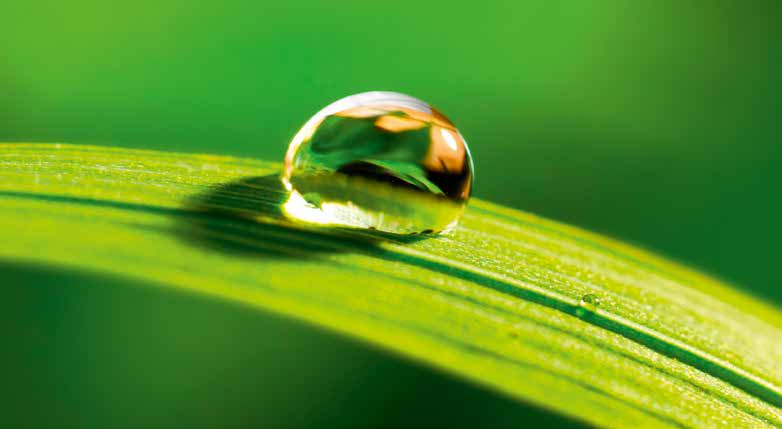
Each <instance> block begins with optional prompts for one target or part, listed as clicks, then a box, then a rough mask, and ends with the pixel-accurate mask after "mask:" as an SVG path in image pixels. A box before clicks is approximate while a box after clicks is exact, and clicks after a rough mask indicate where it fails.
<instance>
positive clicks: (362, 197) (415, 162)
mask: <svg viewBox="0 0 782 429" xmlns="http://www.w3.org/2000/svg"><path fill="white" fill-rule="evenodd" d="M472 174H473V166H472V158H471V157H470V151H469V149H468V148H467V144H466V142H465V140H464V138H463V137H462V135H461V134H460V133H459V131H458V130H457V129H456V127H455V126H454V125H453V124H452V123H451V122H450V121H449V120H448V119H447V118H446V117H445V116H443V115H442V114H441V113H440V112H438V111H437V110H436V109H434V108H432V107H431V106H429V105H428V104H426V103H425V102H423V101H421V100H419V99H416V98H413V97H410V96H408V95H404V94H399V93H395V92H365V93H361V94H355V95H351V96H349V97H345V98H343V99H341V100H338V101H336V102H334V103H332V104H330V105H328V106H326V107H325V108H324V109H322V110H321V111H320V112H318V113H316V114H315V116H313V117H312V118H310V120H309V121H307V123H306V124H304V126H303V127H302V128H301V130H299V132H298V133H297V134H296V136H295V137H294V138H293V140H292V141H291V144H290V147H289V148H288V152H287V154H286V155H285V171H284V172H283V176H282V181H283V184H284V185H285V187H286V188H287V190H288V191H289V192H290V195H289V198H288V200H287V202H286V203H285V204H284V206H283V210H284V212H285V213H286V215H287V216H288V217H290V218H293V219H295V220H299V221H303V222H307V223H314V224H321V225H332V226H343V227H352V228H361V229H376V230H379V231H383V232H388V233H393V234H415V233H431V232H441V231H448V230H449V229H451V228H453V227H454V226H455V225H456V222H457V221H458V219H459V217H460V216H461V214H462V213H463V212H464V207H465V205H466V203H467V199H468V198H469V196H470V193H471V188H472Z"/></svg>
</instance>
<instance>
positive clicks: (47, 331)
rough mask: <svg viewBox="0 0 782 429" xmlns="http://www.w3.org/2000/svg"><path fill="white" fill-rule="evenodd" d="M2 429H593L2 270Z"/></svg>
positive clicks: (268, 328)
mask: <svg viewBox="0 0 782 429" xmlns="http://www.w3.org/2000/svg"><path fill="white" fill-rule="evenodd" d="M0 276H1V277H0V278H2V286H3V288H4V291H5V295H4V296H5V298H4V299H3V300H0V318H2V321H1V322H0V329H2V332H3V335H2V336H0V350H3V352H2V353H0V379H2V380H3V382H2V383H0V415H1V416H2V417H0V426H4V427H150V426H153V427H193V426H199V427H389V428H398V427H585V426H584V425H583V424H582V423H580V422H576V421H573V420H569V419H566V418H563V417H560V416H557V415H555V414H552V413H549V412H547V411H545V410H541V409H539V408H536V407H533V406H529V405H526V404H520V403H517V402H514V401H512V400H510V399H508V398H506V397H504V396H501V395H498V394H496V393H493V392H491V391H488V390H485V389H482V388H479V387H476V386H473V385H471V384H469V383H466V382H463V381H460V380H458V379H454V378H453V377H450V376H447V375H445V374H442V373H440V372H438V371H435V370H432V369H430V368H428V367H424V366H421V365H418V364H416V363H412V362H409V361H407V360H405V359H402V358H399V357H396V356H393V355H389V354H387V353H384V352H381V351H379V350H377V349H375V348H372V347H369V346H366V345H364V344H361V343H359V342H356V341H352V340H349V339H345V338H343V337H341V336H338V335H335V334H332V333H329V332H326V331H323V330H320V329H318V328H315V327H312V326H309V325H306V324H303V323H299V322H296V321H292V320H288V319H284V318H280V317H277V316H274V315H271V314H268V313H264V312H259V311H257V310H253V309H250V308H247V307H241V306H237V305H233V304H230V303H226V302H222V301H217V300H212V299H208V298H205V297H200V296H195V295H192V294H188V293H179V292H175V291H172V290H167V289H165V288H159V287H149V285H144V284H141V285H140V284H139V283H136V282H131V281H129V280H126V279H118V278H115V277H109V276H104V275H98V274H85V273H81V272H76V271H68V270H61V269H55V268H52V267H43V266H35V265H23V264H13V263H9V262H2V263H0Z"/></svg>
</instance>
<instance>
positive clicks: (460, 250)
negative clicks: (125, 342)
mask: <svg viewBox="0 0 782 429" xmlns="http://www.w3.org/2000/svg"><path fill="white" fill-rule="evenodd" d="M0 167H1V169H0V171H1V173H0V202H2V204H0V225H2V230H3V231H6V233H5V234H6V237H5V239H4V240H3V241H4V242H8V243H11V244H10V245H8V246H4V247H3V248H2V249H0V256H2V257H4V258H10V259H18V260H32V261H36V262H47V263H57V264H63V265H68V266H76V267H80V268H84V269H91V270H99V271H108V272H112V273H116V274H121V275H126V276H131V277H134V276H135V277H138V278H141V279H143V280H153V281H156V282H162V283H166V284H169V285H172V286H175V287H180V288H184V289H188V290H191V291H196V292H200V293H207V294H210V295H213V296H218V297H220V298H222V299H230V300H233V301H236V302H242V303H244V304H247V305H253V306H258V307H262V308H265V309H267V310H271V311H275V312H280V313H284V314H286V315H289V316H292V317H297V318H300V319H304V320H307V321H309V322H311V323H316V324H319V325H321V326H326V327H328V328H331V329H334V330H336V331H339V332H341V333H343V334H347V335H351V336H355V337H359V338H362V339H364V340H367V341H370V342H373V343H375V344H378V345H381V346H383V347H386V348H389V349H391V350H394V351H396V352H398V353H402V354H404V355H406V356H411V357H414V358H416V359H420V360H422V361H424V362H427V363H429V364H432V365H435V366H438V367H441V368H445V369H447V370H449V371H451V372H454V373H456V374H460V375H462V376H466V377H469V378H471V379H473V380H475V381H478V382H480V383H484V384H487V385H490V386H492V387H494V388H497V389H499V390H501V391H503V392H505V393H507V394H510V395H512V396H514V397H517V398H520V399H526V400H532V401H535V402H537V403H539V404H542V405H544V406H547V407H549V408H553V409H556V410H558V411H561V412H563V413H566V414H569V415H572V416H576V417H579V418H582V419H585V420H588V421H591V422H594V423H598V424H602V425H607V426H627V425H631V424H633V425H640V426H672V427H673V426H682V425H683V426H701V425H719V424H722V423H721V422H723V421H725V422H726V424H730V425H738V426H754V425H768V426H774V425H780V424H782V423H781V422H782V412H780V409H779V402H778V398H779V387H778V386H779V385H780V379H782V376H781V375H780V368H778V365H777V364H776V363H777V362H779V361H780V359H782V358H780V357H781V356H782V350H780V344H782V341H780V338H781V336H780V332H779V329H778V326H780V323H779V321H780V316H779V312H778V311H777V310H775V309H773V308H770V307H768V306H766V305H764V304H762V303H760V302H757V301H755V300H754V299H752V298H750V297H747V296H746V295H744V294H741V293H739V292H737V291H735V290H733V289H731V288H729V287H727V286H725V285H722V284H720V283H719V282H716V281H714V280H712V279H709V278H708V277H706V276H703V275H701V274H698V273H695V272H692V271H690V270H688V269H686V268H682V267H680V266H678V265H676V264H673V263H670V262H668V261H665V260H663V259H660V258H657V257H655V256H653V255H650V254H648V253H647V252H644V251H640V250H637V249H633V248H630V247H628V246H625V245H622V244H620V243H616V242H614V241H612V240H608V239H605V238H602V237H599V236H596V235H593V234H590V233H586V232H583V231H580V230H577V229H575V228H572V227H567V226H564V225H560V224H557V223H554V222H551V221H546V220H543V219H540V218H537V217H534V216H531V215H526V214H523V213H520V212H516V211H513V210H510V209H506V208H502V207H499V206H496V205H493V204H490V203H485V202H481V201H476V202H475V203H473V204H472V205H471V207H470V209H469V210H468V212H467V213H466V215H465V218H464V221H463V222H462V225H461V226H460V227H459V228H458V229H457V230H456V231H455V232H454V234H453V235H451V236H448V237H439V238H437V239H431V240H423V241H418V242H415V243H399V242H394V241H392V240H384V241H380V242H371V241H368V239H367V238H366V237H364V236H362V235H361V234H348V235H347V236H345V235H344V234H336V235H335V234H332V233H320V232H311V231H302V230H297V229H292V228H288V227H285V226H280V225H279V224H275V222H277V223H279V222H282V223H284V221H280V220H279V219H276V218H274V216H273V209H274V205H275V204H277V203H278V198H279V190H275V189H274V188H273V186H272V185H270V184H269V183H268V182H257V181H256V182H249V183H248V182H240V183H239V184H238V185H235V186H233V187H228V188H226V187H225V186H223V185H224V184H225V183H230V182H236V181H241V180H242V178H246V177H264V176H270V175H273V174H275V173H276V172H277V171H278V168H279V166H278V165H276V164H273V163H264V162H260V161H253V160H244V159H237V158H230V157H215V156H209V155H185V154H167V153H160V152H152V151H135V150H123V149H108V148H97V147H85V146H71V145H35V144H7V145H0ZM204 193H207V194H209V195H210V197H209V198H206V199H204V198H203V197H202V195H203V194H204ZM194 201H195V202H197V203H198V204H199V205H196V206H194V205H193V202H194ZM263 207H265V208H267V209H269V210H265V209H261V208H263ZM259 216H260V217H264V216H265V217H266V218H265V219H266V221H267V222H272V223H271V224H270V223H258V222H256V221H254V220H253V219H252V218H257V217H259ZM63 231H66V232H67V233H65V234H64V233H63ZM84 234H92V235H91V236H90V239H89V240H84V239H80V238H81V237H82V236H83V235H84ZM52 237H63V238H64V239H62V240H57V241H56V243H53V240H52ZM215 246H217V247H220V246H223V248H219V249H216V248H215ZM283 255H285V256H283ZM183 260H184V262H183ZM304 268H306V269H308V270H312V272H313V273H314V274H308V273H303V271H304ZM212 271H216V273H215V272H212ZM315 279H317V280H319V281H320V282H321V283H322V284H323V285H325V287H314V280H315ZM587 293H593V294H598V295H599V296H600V297H601V300H602V301H603V303H602V304H601V306H600V309H599V310H598V311H597V312H595V313H594V314H590V315H589V317H578V311H579V307H578V301H579V299H580V297H581V296H583V295H585V294H587ZM693 302H697V303H699V306H698V307H697V308H689V307H690V306H691V304H692V303H693ZM731 303H733V305H731ZM624 329H629V330H628V331H627V332H625V331H623V330H624ZM748 330H749V331H751V332H753V334H754V335H753V336H751V337H747V335H745V333H746V332H747V331H748ZM660 339H662V340H661V341H662V342H661V343H656V342H655V341H658V340H660ZM671 345H673V350H666V347H669V346H671ZM685 352H686V353H685ZM693 358H697V359H693ZM698 359H700V360H705V363H704V362H701V361H699V360H698ZM530 381H534V382H530ZM563 398H565V399H566V402H567V403H565V404H563V403H561V400H562V399H563ZM715 410H717V411H715Z"/></svg>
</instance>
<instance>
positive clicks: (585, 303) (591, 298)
mask: <svg viewBox="0 0 782 429" xmlns="http://www.w3.org/2000/svg"><path fill="white" fill-rule="evenodd" d="M599 306H600V297H599V296H597V295H595V294H593V293H588V294H586V295H584V296H582V297H581V300H580V301H579V303H578V307H579V308H578V310H576V313H577V314H578V316H579V317H583V316H584V315H586V314H588V313H594V312H595V310H597V307H599Z"/></svg>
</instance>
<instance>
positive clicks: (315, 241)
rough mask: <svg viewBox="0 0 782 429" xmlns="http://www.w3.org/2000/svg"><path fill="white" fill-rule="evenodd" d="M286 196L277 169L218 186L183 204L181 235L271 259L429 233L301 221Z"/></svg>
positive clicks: (370, 247)
mask: <svg viewBox="0 0 782 429" xmlns="http://www.w3.org/2000/svg"><path fill="white" fill-rule="evenodd" d="M287 198H288V192H287V190H286V189H285V187H284V186H283V185H282V182H281V181H280V179H279V175H278V174H270V175H266V176H256V177H247V178H242V179H239V180H235V181H232V182H228V183H224V184H219V185H215V186H213V187H211V188H210V189H208V190H206V191H204V192H201V193H199V194H196V195H193V196H191V197H190V198H188V199H187V200H186V201H185V202H184V204H183V205H184V208H185V209H186V210H187V211H188V212H189V213H192V216H186V217H177V219H176V222H177V223H176V227H175V230H176V234H177V235H178V236H179V237H180V238H182V239H183V240H184V241H186V242H188V243H191V244H193V245H196V246H199V247H202V248H206V249H209V250H213V251H219V252H224V253H230V254H233V255H237V256H248V257H253V256H256V257H267V258H268V257H277V258H307V257H313V256H316V255H319V254H324V253H348V252H356V251H377V245H378V243H380V242H382V241H394V242H397V243H399V242H401V243H411V242H415V241H419V240H424V239H427V238H428V237H427V236H426V235H416V236H394V235H391V234H386V233H382V232H379V231H370V230H352V229H346V228H330V227H313V226H307V225H302V224H300V223H296V222H293V221H291V220H289V219H288V218H287V217H286V216H285V214H284V213H283V211H282V206H283V204H284V203H285V202H286V201H287Z"/></svg>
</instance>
